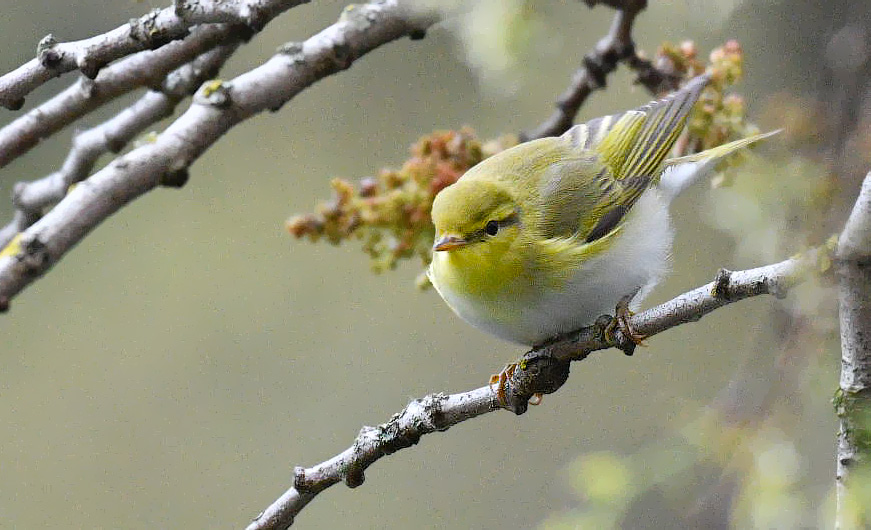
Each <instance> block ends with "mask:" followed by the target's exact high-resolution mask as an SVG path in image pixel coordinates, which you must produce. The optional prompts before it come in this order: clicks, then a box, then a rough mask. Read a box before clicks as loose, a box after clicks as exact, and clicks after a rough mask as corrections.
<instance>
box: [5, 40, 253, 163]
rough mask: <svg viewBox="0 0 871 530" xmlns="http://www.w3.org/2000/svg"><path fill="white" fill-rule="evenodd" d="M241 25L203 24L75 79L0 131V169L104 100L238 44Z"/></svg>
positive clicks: (150, 83)
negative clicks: (94, 75)
mask: <svg viewBox="0 0 871 530" xmlns="http://www.w3.org/2000/svg"><path fill="white" fill-rule="evenodd" d="M239 30H240V27H238V26H235V27H231V26H227V25H223V24H220V25H208V26H202V27H198V28H196V29H194V30H193V31H192V32H191V34H190V35H189V36H188V37H186V38H185V39H184V40H180V41H175V42H171V43H169V44H167V45H166V46H163V47H162V48H160V49H158V50H155V51H144V52H140V53H138V54H136V55H133V56H132V57H128V58H127V59H124V60H122V61H119V62H118V63H116V64H113V65H112V66H109V67H107V68H104V69H103V71H102V72H100V75H99V76H97V78H96V79H88V78H85V77H82V78H80V79H79V80H78V81H77V82H76V83H74V84H73V85H71V86H70V87H69V88H67V89H66V90H64V91H62V92H61V93H59V94H58V95H56V96H54V97H52V98H51V99H49V100H48V101H46V102H45V103H43V104H41V105H39V106H38V107H36V108H34V109H33V110H31V111H30V112H28V113H27V114H25V115H23V116H21V117H20V118H18V119H16V120H14V121H13V122H12V123H9V124H8V125H6V126H5V127H3V128H2V129H0V167H3V166H5V165H7V164H9V162H11V161H12V160H14V159H16V158H17V157H19V156H21V155H23V154H24V153H26V152H27V151H29V150H30V149H31V148H32V147H34V146H35V145H36V144H38V143H39V142H40V141H41V140H43V139H45V138H48V137H49V136H51V135H52V134H54V133H56V132H57V131H59V130H61V129H62V128H64V127H66V126H67V125H69V124H70V123H73V122H74V121H76V120H77V119H79V118H81V117H82V116H84V115H86V114H88V113H89V112H91V111H93V110H95V109H97V108H99V107H101V106H102V105H104V104H106V103H107V102H109V101H111V100H113V99H115V98H117V97H119V96H122V95H124V94H127V93H128V92H131V91H132V90H135V89H137V88H141V87H147V86H152V87H159V86H160V85H161V83H162V82H163V80H164V78H165V77H166V76H167V74H169V73H170V72H171V71H173V70H175V69H177V68H179V67H180V66H182V65H184V64H185V63H188V62H190V61H192V60H193V59H194V58H196V57H197V56H198V55H200V54H202V53H204V52H206V51H208V50H210V49H212V48H214V47H215V46H217V45H219V44H223V43H226V42H240V41H241V40H243V39H244V38H245V37H246V36H248V34H247V33H243V32H240V31H239Z"/></svg>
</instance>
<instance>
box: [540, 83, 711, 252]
mask: <svg viewBox="0 0 871 530" xmlns="http://www.w3.org/2000/svg"><path fill="white" fill-rule="evenodd" d="M707 83H708V78H707V77H706V76H699V77H696V78H694V79H693V80H691V81H690V82H689V83H688V84H687V85H686V86H685V87H684V88H682V89H681V90H679V91H677V92H675V93H674V94H672V95H670V96H668V97H666V98H664V99H661V100H658V101H653V102H651V103H648V104H647V105H644V106H643V107H639V108H637V109H634V110H630V111H627V112H624V113H621V114H615V115H611V116H605V117H602V118H596V119H594V120H591V121H589V122H587V123H583V124H579V125H576V126H574V127H572V128H571V129H569V131H567V132H566V133H565V134H563V135H562V137H561V139H562V140H563V141H565V142H567V143H568V144H569V146H570V148H571V149H572V151H573V153H575V154H576V156H575V157H573V158H570V159H569V160H567V161H566V163H565V164H564V165H563V166H562V167H561V168H559V169H558V170H556V171H554V175H552V176H551V177H550V179H549V180H548V179H546V181H545V182H544V183H543V187H542V209H543V212H544V215H543V219H542V227H543V228H545V230H544V233H545V235H546V236H548V237H570V236H573V237H577V238H581V239H582V240H584V241H586V242H592V241H595V240H597V239H599V238H601V237H603V236H605V235H606V234H608V233H610V232H611V231H612V230H614V228H616V227H617V225H618V224H619V223H620V221H621V220H622V219H623V217H624V216H625V215H626V213H627V212H628V211H629V210H630V209H631V208H632V205H633V204H635V201H636V200H638V198H639V197H640V196H641V194H642V193H644V191H645V190H647V188H648V187H649V186H650V185H651V184H652V183H655V182H656V181H657V180H658V179H659V176H660V174H661V173H662V169H663V166H664V161H665V158H666V156H668V153H669V152H670V151H671V148H672V147H673V146H674V143H675V141H677V138H678V136H680V133H681V132H682V131H683V129H684V125H685V124H686V120H687V116H688V115H689V113H690V110H691V109H692V107H693V104H695V102H696V100H698V98H699V95H700V94H701V92H702V89H704V87H705V86H706V85H707ZM573 163H574V165H576V166H578V167H580V168H581V169H579V170H573V169H574V168H573V167H572V165H573ZM585 220H586V221H585Z"/></svg>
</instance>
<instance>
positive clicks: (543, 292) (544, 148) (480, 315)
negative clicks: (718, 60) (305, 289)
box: [428, 76, 773, 346]
mask: <svg viewBox="0 0 871 530" xmlns="http://www.w3.org/2000/svg"><path fill="white" fill-rule="evenodd" d="M707 82H708V78H707V77H706V76H699V77H696V78H694V79H692V80H691V81H690V82H689V83H687V85H686V86H685V87H684V88H682V89H681V90H679V91H678V92H675V93H674V94H672V95H671V96H669V97H666V98H665V99H661V100H659V101H654V102H651V103H649V104H647V105H645V106H643V107H640V108H638V109H635V110H629V111H627V112H624V113H621V114H615V115H613V116H605V117H603V118H597V119H594V120H592V121H589V122H587V123H585V124H581V125H576V126H574V127H572V128H571V129H569V131H568V132H566V133H565V134H563V135H562V136H559V137H553V138H542V139H539V140H534V141H531V142H527V143H524V144H521V145H518V146H516V147H513V148H511V149H507V150H505V151H503V152H501V153H499V154H496V155H494V156H492V157H490V158H488V159H486V160H484V161H483V162H481V163H480V164H478V165H476V166H475V167H473V168H472V169H470V170H469V171H468V172H466V174H465V175H463V176H462V177H461V178H460V179H459V180H458V181H457V182H456V183H455V184H453V185H451V186H449V187H447V188H445V189H444V190H442V192H441V193H439V194H438V196H437V197H436V198H435V201H434V203H433V206H432V219H433V223H435V229H436V236H435V244H434V246H433V250H434V252H433V260H432V264H431V265H430V268H429V271H428V274H429V278H430V280H431V281H432V284H433V285H434V286H435V288H436V289H437V290H438V292H439V294H440V295H441V296H442V298H444V300H445V302H447V304H448V305H449V306H450V307H451V309H453V310H454V312H456V313H457V314H458V315H459V316H460V317H462V318H463V319H464V320H466V321H467V322H469V323H470V324H472V325H473V326H476V327H478V328H480V329H483V330H485V331H488V332H490V333H492V334H494V335H496V336H498V337H502V338H503V339H507V340H510V341H514V342H518V343H521V344H525V345H532V346H535V345H539V344H542V343H543V342H546V341H547V340H548V339H551V338H554V337H556V336H557V335H559V334H562V333H566V332H569V331H574V330H576V329H580V328H582V327H584V326H588V325H591V324H593V323H594V322H595V321H596V319H597V318H598V317H599V316H600V315H603V314H610V313H611V312H612V311H614V309H615V307H616V306H617V305H618V302H620V300H621V299H623V298H625V297H627V296H629V297H632V298H631V307H633V308H634V307H636V306H637V305H638V304H639V303H640V302H641V300H642V298H643V297H644V296H645V295H646V294H647V293H648V292H649V291H650V290H651V289H652V288H653V286H654V285H655V284H656V283H657V281H659V280H660V279H661V278H662V277H663V276H664V275H665V274H666V272H667V271H668V268H669V253H670V250H671V245H672V240H673V237H674V234H673V230H672V227H671V224H670V221H669V214H668V206H669V204H670V203H671V201H672V199H674V197H675V196H676V195H677V194H678V193H680V191H681V190H683V189H684V188H685V187H686V186H687V185H688V184H689V183H690V182H692V181H693V180H694V179H696V178H698V177H700V176H702V175H704V174H706V173H709V172H710V171H711V170H714V169H716V166H717V163H718V162H719V161H721V160H722V159H723V157H726V156H727V155H729V154H731V153H734V152H735V151H736V150H738V149H741V148H743V147H745V146H747V145H749V144H752V143H754V142H756V141H759V140H761V139H762V138H764V137H766V136H769V135H770V134H773V133H768V134H760V135H756V136H751V137H748V138H744V139H741V140H737V141H734V142H731V143H728V144H725V145H721V146H719V147H715V148H713V149H708V150H706V151H703V152H700V153H697V154H693V155H690V156H683V157H679V158H666V157H667V156H668V154H669V152H670V151H671V149H672V146H673V145H674V143H675V141H676V140H677V138H678V136H679V135H680V134H681V132H682V131H683V129H684V126H685V125H686V121H687V116H688V115H689V113H690V110H691V109H692V107H693V104H694V103H695V102H696V100H697V99H698V98H699V95H700V94H701V92H702V89H703V88H704V87H705V85H706V84H707ZM630 335H631V330H630ZM635 338H636V339H638V338H637V337H635Z"/></svg>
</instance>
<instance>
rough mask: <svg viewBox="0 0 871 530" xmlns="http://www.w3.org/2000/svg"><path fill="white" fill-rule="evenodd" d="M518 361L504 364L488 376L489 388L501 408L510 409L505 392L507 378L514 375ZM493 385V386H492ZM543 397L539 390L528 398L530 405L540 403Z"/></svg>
mask: <svg viewBox="0 0 871 530" xmlns="http://www.w3.org/2000/svg"><path fill="white" fill-rule="evenodd" d="M517 364H518V363H510V364H506V365H505V368H503V369H502V371H501V372H499V373H498V374H493V375H491V376H490V381H489V383H488V384H489V385H490V390H492V391H493V393H494V394H496V402H497V403H498V404H499V406H500V407H502V408H503V409H509V410H510V409H511V405H510V403H509V402H508V394H507V384H508V379H509V378H511V376H512V375H514V371H515V370H517ZM494 386H495V388H494ZM543 398H544V394H542V393H541V392H536V393H535V394H533V395H532V397H530V398H529V404H530V405H541V402H542V399H543Z"/></svg>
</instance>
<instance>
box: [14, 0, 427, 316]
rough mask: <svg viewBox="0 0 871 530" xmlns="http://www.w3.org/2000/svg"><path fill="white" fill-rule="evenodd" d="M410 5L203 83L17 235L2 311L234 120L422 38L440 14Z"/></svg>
mask: <svg viewBox="0 0 871 530" xmlns="http://www.w3.org/2000/svg"><path fill="white" fill-rule="evenodd" d="M411 5H413V4H412V3H406V2H402V1H400V0H386V1H383V2H377V3H373V4H367V5H359V6H353V7H350V8H346V9H345V10H344V12H343V13H342V16H341V17H340V19H339V21H338V22H337V23H336V24H333V25H332V26H330V27H328V28H326V29H325V30H323V31H321V32H320V33H318V34H317V35H314V36H313V37H311V38H310V39H308V40H307V41H305V42H303V43H292V44H288V45H286V46H284V48H283V49H282V50H281V51H280V52H279V53H278V54H276V55H275V56H273V57H272V58H271V59H270V60H269V61H267V62H266V63H264V64H263V65H261V66H259V67H258V68H255V69H254V70H251V71H249V72H247V73H245V74H242V75H240V76H239V77H237V78H235V79H233V80H232V81H230V82H220V81H215V82H212V83H206V84H205V85H204V87H203V88H202V89H201V90H200V91H199V92H198V94H197V96H195V98H194V102H193V104H192V105H191V107H190V108H189V109H188V110H187V112H185V113H184V114H183V115H182V116H180V117H179V118H178V119H177V120H176V121H175V122H173V123H172V124H171V125H170V126H169V127H168V128H167V129H166V130H165V131H164V132H163V133H162V134H161V135H160V136H158V138H157V139H156V140H155V141H154V142H153V143H151V144H148V145H145V146H142V147H140V148H138V149H135V150H133V151H131V152H130V153H128V154H126V155H124V156H122V157H120V158H118V159H117V160H115V161H114V162H112V163H111V164H109V165H108V166H106V167H105V168H103V169H102V170H100V171H99V172H97V173H95V174H94V175H93V176H91V177H89V178H88V179H86V180H84V181H82V182H81V183H80V184H79V185H78V186H76V187H75V188H73V189H72V190H71V191H70V192H69V193H68V194H67V195H66V196H65V197H64V199H63V200H61V201H60V203H58V205H57V206H55V207H54V208H53V209H52V210H51V211H50V212H48V213H47V214H46V215H45V216H44V217H42V218H41V219H40V220H39V221H37V222H36V223H34V224H33V226H31V227H30V228H28V229H27V230H25V231H24V232H22V235H21V239H20V252H18V253H17V254H16V255H13V256H7V257H3V258H0V307H2V306H4V305H7V304H8V302H9V301H10V300H11V299H12V297H13V296H15V295H16V294H17V293H19V292H20V291H21V290H22V289H24V288H25V287H26V286H27V285H29V284H30V283H31V282H33V281H34V280H36V279H37V278H39V277H40V276H42V275H43V274H45V273H46V272H47V271H48V270H49V269H50V268H51V267H52V266H53V265H54V264H55V263H57V262H58V261H59V260H60V259H61V258H62V257H63V256H64V255H65V254H66V253H67V252H68V251H69V250H70V249H71V248H72V247H73V246H75V245H76V244H77V243H78V242H79V241H81V239H82V238H84V237H85V236H86V235H87V234H88V233H89V232H90V231H91V230H93V229H94V228H95V227H96V226H97V225H99V224H100V223H101V222H102V221H103V220H105V219H106V218H107V217H109V216H110V215H112V214H113V213H115V212H116V211H118V210H119V209H120V208H121V207H122V206H124V205H125V204H127V203H128V202H130V201H132V200H134V199H136V198H137V197H139V196H140V195H142V194H143V193H145V192H147V191H150V190H152V189H154V188H155V187H156V186H158V185H161V184H163V185H179V183H181V182H183V181H184V180H186V178H187V171H188V167H189V166H190V165H191V164H192V163H193V162H194V161H195V160H196V159H197V158H199V156H201V155H202V154H203V152H204V151H205V150H206V149H208V148H209V147H210V146H211V145H212V144H214V143H215V142H216V141H217V140H218V139H219V138H220V137H221V136H222V135H223V134H224V133H225V132H227V131H228V130H229V129H230V128H231V127H233V126H234V125H236V124H237V123H239V122H241V121H243V120H245V119H247V118H249V117H251V116H253V115H255V114H257V113H260V112H263V111H264V110H276V109H278V108H280V107H281V106H282V105H283V104H284V103H286V102H287V101H289V100H290V99H291V98H293V97H294V96H295V95H296V94H298V93H299V92H301V91H302V90H303V89H305V88H306V87H308V86H309V85H311V84H313V83H315V82H316V81H318V80H319V79H322V78H324V77H326V76H329V75H332V74H334V73H337V72H340V71H342V70H344V69H346V68H348V67H350V66H351V64H353V63H354V61H355V60H356V59H358V58H359V57H361V56H363V55H365V54H366V53H368V52H370V51H372V50H373V49H375V48H377V47H378V46H381V45H382V44H386V43H388V42H391V41H393V40H395V39H398V38H400V37H403V36H409V37H412V38H421V37H422V36H423V34H424V32H425V31H426V29H427V28H428V27H429V26H431V25H432V24H434V23H435V22H436V21H437V19H438V16H437V14H436V13H435V12H434V11H426V12H420V11H416V10H414V9H412V8H411V7H410V6H411ZM204 29H205V28H204Z"/></svg>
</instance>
